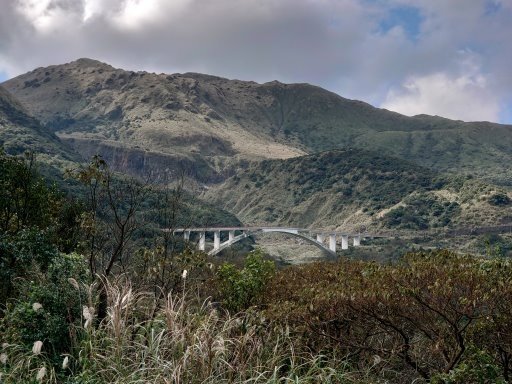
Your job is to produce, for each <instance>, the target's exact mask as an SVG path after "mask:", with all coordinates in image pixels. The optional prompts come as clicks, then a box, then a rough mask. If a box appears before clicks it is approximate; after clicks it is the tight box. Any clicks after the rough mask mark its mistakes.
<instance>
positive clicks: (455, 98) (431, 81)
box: [382, 73, 500, 121]
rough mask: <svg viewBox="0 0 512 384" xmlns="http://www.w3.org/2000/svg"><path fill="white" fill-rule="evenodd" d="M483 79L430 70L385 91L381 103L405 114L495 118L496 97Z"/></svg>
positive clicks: (496, 116)
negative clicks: (385, 94)
mask: <svg viewBox="0 0 512 384" xmlns="http://www.w3.org/2000/svg"><path fill="white" fill-rule="evenodd" d="M487 83H488V82H487V80H486V78H485V77H484V76H481V75H479V76H467V75H462V76H459V77H455V78H452V77H450V76H449V75H447V74H446V73H434V74H431V75H428V76H423V77H411V78H409V79H407V80H406V81H405V82H404V84H403V85H402V86H400V87H398V88H393V89H392V90H390V91H389V93H388V94H387V96H386V100H385V101H384V103H383V104H382V107H383V108H386V109H390V110H393V111H396V112H399V113H402V114H404V115H409V116H414V115H419V114H430V115H440V116H443V117H447V118H450V119H455V120H465V121H484V120H485V121H497V120H499V118H500V107H499V99H497V97H496V96H495V95H494V94H493V93H492V92H491V91H490V90H489V89H488V87H487Z"/></svg>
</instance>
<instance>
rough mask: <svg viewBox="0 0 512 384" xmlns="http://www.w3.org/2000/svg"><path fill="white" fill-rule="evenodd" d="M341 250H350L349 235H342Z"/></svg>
mask: <svg viewBox="0 0 512 384" xmlns="http://www.w3.org/2000/svg"><path fill="white" fill-rule="evenodd" d="M341 249H348V235H341Z"/></svg>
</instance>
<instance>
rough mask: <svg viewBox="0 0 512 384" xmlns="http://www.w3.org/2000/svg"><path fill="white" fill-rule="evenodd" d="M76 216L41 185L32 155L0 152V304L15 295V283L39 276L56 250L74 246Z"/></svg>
mask: <svg viewBox="0 0 512 384" xmlns="http://www.w3.org/2000/svg"><path fill="white" fill-rule="evenodd" d="M81 212H82V207H81V206H80V204H78V203H75V202H73V201H71V200H68V199H65V198H64V197H63V195H62V194H61V193H59V192H58V191H57V190H56V188H54V187H52V188H50V187H48V186H47V183H46V181H45V180H44V179H43V178H42V177H40V176H39V175H38V173H37V171H36V164H35V160H34V157H33V155H28V157H25V158H22V157H14V156H7V155H4V154H0V277H1V279H0V281H1V282H0V303H5V302H6V300H7V299H8V298H9V297H12V296H16V292H15V290H14V281H15V280H16V279H18V278H26V277H28V276H29V275H30V274H37V273H38V272H45V271H46V269H47V268H48V265H49V264H50V263H51V262H52V259H53V258H54V257H56V256H57V255H58V251H59V249H60V250H63V251H66V252H70V251H72V250H73V249H74V248H75V247H76V245H77V243H78V238H79V233H78V232H79V223H78V220H77V217H78V216H79V215H80V213H81Z"/></svg>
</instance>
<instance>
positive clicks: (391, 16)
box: [379, 6, 424, 40]
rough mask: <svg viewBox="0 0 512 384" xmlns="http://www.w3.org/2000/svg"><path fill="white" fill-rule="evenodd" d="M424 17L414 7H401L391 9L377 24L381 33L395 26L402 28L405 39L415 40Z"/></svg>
mask: <svg viewBox="0 0 512 384" xmlns="http://www.w3.org/2000/svg"><path fill="white" fill-rule="evenodd" d="M423 20H424V17H423V16H422V14H421V12H420V10H419V9H418V8H416V7H409V6H402V7H396V8H391V9H390V10H389V13H388V15H387V17H386V18H384V19H383V20H381V22H380V23H379V29H380V32H381V33H386V32H388V31H389V30H390V29H392V28H393V27H396V26H400V27H402V28H403V30H404V31H405V33H406V34H407V37H409V39H411V40H417V39H418V37H419V35H420V27H421V23H422V22H423Z"/></svg>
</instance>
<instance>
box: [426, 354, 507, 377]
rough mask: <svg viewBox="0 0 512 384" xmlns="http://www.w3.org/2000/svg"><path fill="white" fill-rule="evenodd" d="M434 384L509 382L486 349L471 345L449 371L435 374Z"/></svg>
mask: <svg viewBox="0 0 512 384" xmlns="http://www.w3.org/2000/svg"><path fill="white" fill-rule="evenodd" d="M431 383H432V384H507V381H506V380H504V379H503V377H502V372H501V370H500V367H499V366H498V365H497V364H496V362H495V360H494V359H493V357H492V356H491V355H490V354H489V353H487V352H486V351H482V350H479V349H477V348H475V347H471V348H469V349H468V351H467V352H466V357H465V359H464V361H463V362H461V363H460V364H459V365H458V366H457V367H456V368H454V369H452V370H451V371H450V372H448V373H440V374H436V375H434V377H432V380H431Z"/></svg>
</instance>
